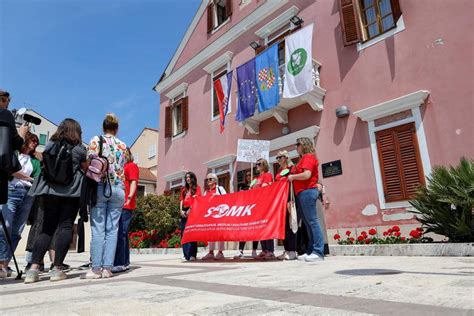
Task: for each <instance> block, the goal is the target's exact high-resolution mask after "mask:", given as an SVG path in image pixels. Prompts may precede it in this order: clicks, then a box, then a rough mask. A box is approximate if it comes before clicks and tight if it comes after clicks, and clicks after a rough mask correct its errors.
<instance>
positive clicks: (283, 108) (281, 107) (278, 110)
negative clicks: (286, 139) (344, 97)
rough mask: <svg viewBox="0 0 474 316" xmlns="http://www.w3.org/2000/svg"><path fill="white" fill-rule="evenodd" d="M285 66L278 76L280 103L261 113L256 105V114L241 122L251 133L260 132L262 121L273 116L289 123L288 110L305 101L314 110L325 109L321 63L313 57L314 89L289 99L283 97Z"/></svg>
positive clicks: (280, 121)
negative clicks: (320, 70)
mask: <svg viewBox="0 0 474 316" xmlns="http://www.w3.org/2000/svg"><path fill="white" fill-rule="evenodd" d="M284 67H285V65H281V66H280V76H279V78H278V88H279V92H280V103H279V104H278V105H277V106H276V107H274V108H273V109H271V110H268V111H265V112H261V113H260V112H258V107H256V109H255V114H254V115H253V116H251V117H249V118H248V119H246V120H245V121H243V122H242V123H241V125H242V126H244V127H245V128H246V129H247V130H248V131H249V133H251V134H258V133H259V131H260V122H262V121H265V120H267V119H269V118H271V117H275V119H276V120H277V121H278V122H279V123H280V124H287V123H288V111H289V110H291V109H294V108H296V107H298V106H300V105H302V104H305V103H308V104H309V105H310V106H311V108H312V109H313V110H314V111H322V110H323V100H324V96H325V94H326V90H325V89H323V88H321V86H320V76H319V68H320V67H321V64H320V63H319V62H317V61H316V60H314V59H313V71H312V74H313V89H312V90H311V91H309V92H308V93H305V94H303V95H301V96H299V97H296V98H289V99H287V98H283V85H284V84H285V69H284Z"/></svg>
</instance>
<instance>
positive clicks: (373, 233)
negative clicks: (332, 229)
mask: <svg viewBox="0 0 474 316" xmlns="http://www.w3.org/2000/svg"><path fill="white" fill-rule="evenodd" d="M350 235H351V232H350V231H349V230H348V231H346V236H347V237H346V238H345V239H342V238H341V236H340V235H339V234H335V235H334V240H337V243H338V244H339V245H352V244H360V245H362V244H364V245H367V244H403V243H418V242H424V241H432V240H431V239H430V238H425V237H423V228H421V227H418V228H416V229H413V230H412V231H411V232H410V238H407V237H405V236H402V233H401V232H400V227H399V226H397V225H395V226H393V227H391V228H389V229H387V230H386V231H384V232H382V235H383V236H382V237H379V236H378V232H377V230H376V229H375V228H371V229H369V234H367V232H366V231H362V232H361V233H360V235H359V236H357V238H354V237H350Z"/></svg>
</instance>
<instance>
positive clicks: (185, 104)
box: [181, 97, 188, 132]
mask: <svg viewBox="0 0 474 316" xmlns="http://www.w3.org/2000/svg"><path fill="white" fill-rule="evenodd" d="M181 101H182V104H181V119H182V120H183V132H184V131H187V130H188V97H184V98H183V99H182V100H181Z"/></svg>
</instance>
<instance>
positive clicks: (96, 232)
mask: <svg viewBox="0 0 474 316" xmlns="http://www.w3.org/2000/svg"><path fill="white" fill-rule="evenodd" d="M107 191H108V189H107ZM106 194H107V195H110V197H109V198H107V197H105V196H104V185H103V184H102V183H99V185H98V186H97V204H96V205H95V207H94V208H93V209H92V211H91V214H90V215H91V231H92V239H91V258H92V269H95V270H97V269H100V268H108V269H110V268H112V267H113V265H114V259H115V250H116V248H117V234H118V226H119V220H120V215H121V214H122V206H123V203H124V201H125V192H124V190H123V186H121V185H120V186H119V185H112V194H110V192H106Z"/></svg>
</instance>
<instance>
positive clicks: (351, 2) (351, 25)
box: [339, 0, 361, 46]
mask: <svg viewBox="0 0 474 316" xmlns="http://www.w3.org/2000/svg"><path fill="white" fill-rule="evenodd" d="M355 1H356V0H339V14H340V15H341V27H342V39H343V40H344V46H349V45H352V44H356V43H358V42H360V39H361V36H360V31H359V23H358V13H357V12H356V10H357V6H356V4H355Z"/></svg>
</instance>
